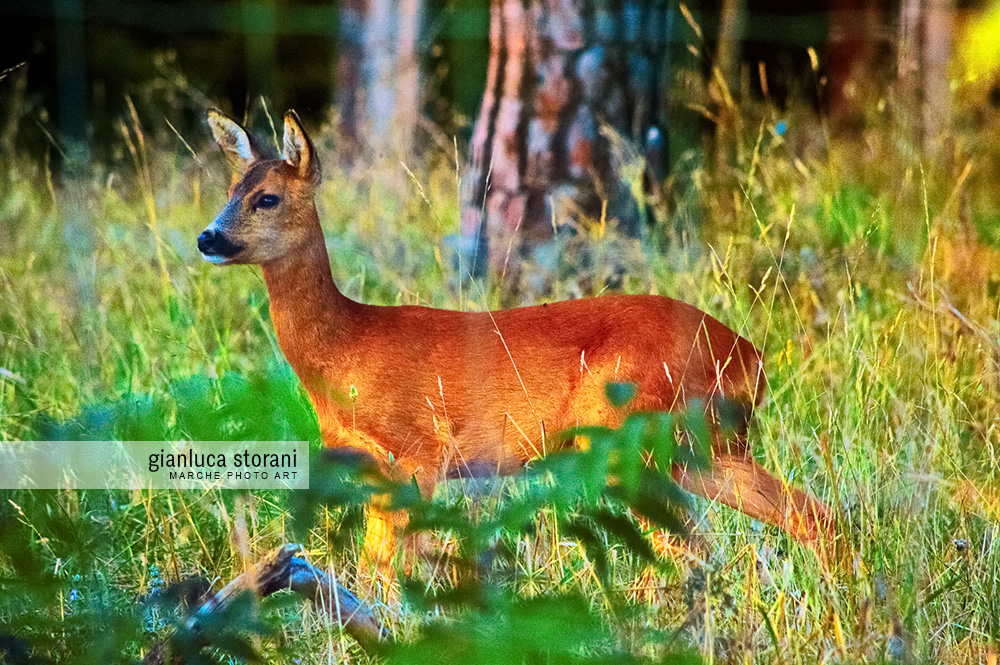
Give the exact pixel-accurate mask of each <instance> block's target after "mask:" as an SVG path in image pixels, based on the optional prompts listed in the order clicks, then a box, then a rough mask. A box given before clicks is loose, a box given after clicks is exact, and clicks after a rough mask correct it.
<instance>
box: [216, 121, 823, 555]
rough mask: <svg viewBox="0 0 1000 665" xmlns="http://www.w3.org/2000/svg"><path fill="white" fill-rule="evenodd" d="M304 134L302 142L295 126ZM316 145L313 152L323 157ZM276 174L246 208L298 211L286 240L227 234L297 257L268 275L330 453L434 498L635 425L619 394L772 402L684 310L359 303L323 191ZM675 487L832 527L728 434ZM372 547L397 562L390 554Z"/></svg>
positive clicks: (640, 399)
mask: <svg viewBox="0 0 1000 665" xmlns="http://www.w3.org/2000/svg"><path fill="white" fill-rule="evenodd" d="M289 122H291V123H295V125H296V127H293V130H294V131H299V132H301V127H298V126H297V121H296V120H295V119H294V117H288V118H286V125H287V123H289ZM302 137H303V139H304V140H305V143H304V144H303V146H302V148H303V150H308V151H311V145H309V144H308V139H306V138H305V135H304V134H302ZM286 150H287V148H286ZM311 159H312V161H313V163H314V167H315V168H318V163H315V157H311ZM267 164H268V167H267V168H268V173H267V174H265V175H264V176H263V177H262V178H259V179H258V182H257V183H256V184H255V186H253V187H244V188H243V191H241V186H240V185H237V186H236V187H235V191H236V192H237V194H236V196H237V197H239V200H247V199H249V198H250V197H251V196H252V195H253V194H254V192H265V191H266V192H269V193H270V192H276V193H280V194H281V196H282V197H283V198H284V199H285V200H287V201H288V202H289V208H288V209H287V210H286V211H284V213H283V214H282V217H281V224H282V227H281V228H280V231H281V233H280V234H278V233H276V229H270V228H262V226H265V223H264V222H259V223H258V222H255V221H254V216H253V215H254V214H255V213H254V212H253V211H249V212H248V211H246V210H244V211H243V212H242V213H241V215H242V217H240V221H239V222H238V223H233V224H232V226H231V227H227V228H228V229H229V230H228V231H227V233H231V234H232V235H233V239H234V240H237V241H240V242H241V243H244V244H245V243H246V242H254V241H255V239H257V238H261V237H269V238H270V237H277V238H278V239H276V240H274V241H273V242H274V243H276V245H277V246H278V249H279V250H280V253H281V255H280V256H278V257H276V258H271V259H268V260H266V261H263V262H262V264H263V274H264V280H265V282H266V283H267V288H268V293H269V295H270V306H271V318H272V320H273V322H274V327H275V332H276V333H277V336H278V341H279V342H280V344H281V348H282V350H283V351H284V353H285V356H286V357H287V359H288V361H289V363H290V364H291V365H292V367H293V368H294V369H295V372H296V373H297V374H298V376H299V378H300V379H301V380H302V382H303V384H304V385H305V386H306V388H307V389H308V390H309V393H310V396H311V398H312V401H313V404H314V405H315V407H316V411H317V414H318V416H319V422H320V427H321V429H322V436H323V441H324V443H325V445H327V446H332V447H345V446H350V447H356V448H361V449H363V450H364V451H366V452H368V453H370V454H372V455H373V456H374V457H375V458H376V459H377V460H379V461H380V463H382V464H383V465H385V466H386V468H389V467H390V466H391V467H392V469H391V471H392V472H394V473H396V474H400V475H402V476H405V477H410V476H411V475H412V476H415V477H416V479H417V481H418V483H419V485H420V487H421V488H422V489H423V490H424V491H425V492H429V491H430V490H431V489H432V487H433V485H434V483H435V482H436V481H438V480H440V479H442V478H444V477H445V475H446V474H447V472H448V471H449V470H450V469H453V468H457V469H459V470H460V469H461V468H462V467H463V466H466V465H467V466H469V467H472V468H475V469H477V470H482V469H483V468H484V467H486V468H490V469H492V470H495V471H496V472H497V473H501V474H507V473H512V472H515V471H517V470H518V469H520V468H522V467H523V466H524V464H525V462H527V461H528V460H530V459H532V458H535V457H538V456H540V455H542V454H544V453H545V452H547V449H551V446H552V442H551V435H552V434H553V433H555V432H558V431H560V430H563V429H565V428H568V427H572V426H574V425H578V424H607V425H611V426H614V425H616V424H617V423H619V422H620V420H621V418H622V415H623V414H622V413H620V412H619V411H617V410H616V409H614V408H612V407H611V406H610V404H609V403H608V402H607V400H606V398H605V393H604V386H605V384H606V382H609V381H622V382H631V383H634V384H635V385H636V386H637V389H638V390H637V397H636V399H635V400H634V401H633V402H632V403H631V404H630V405H629V408H630V409H632V410H669V409H673V408H675V407H677V406H678V405H680V404H683V403H685V402H691V401H692V400H694V399H701V400H703V401H705V402H711V400H712V399H713V398H715V397H718V396H724V397H726V398H730V399H736V400H740V401H743V402H745V403H746V404H748V405H756V404H758V403H759V402H760V399H761V395H762V389H763V373H762V365H761V358H760V352H759V351H758V350H757V349H756V348H754V346H753V345H752V344H751V343H750V342H748V341H747V340H745V339H743V338H742V337H739V336H738V335H736V334H735V333H734V332H733V331H731V330H730V329H729V328H727V327H726V326H724V325H723V324H721V323H720V322H718V321H717V320H715V319H714V318H712V317H711V316H709V315H707V314H705V313H704V312H701V311H699V310H697V309H695V308H694V307H691V306H690V305H686V304H684V303H681V302H678V301H676V300H671V299H669V298H664V297H659V296H608V297H601V298H589V299H583V300H576V301H570V302H558V303H552V304H548V305H540V306H535V307H525V308H520V309H512V310H505V311H497V312H492V313H485V312H484V313H478V312H456V311H448V310H440V309H431V308H427V307H412V306H401V307H380V306H374V305H365V304H362V303H358V302H354V301H352V300H350V299H348V298H346V297H345V296H343V295H342V294H341V293H340V291H338V289H337V287H336V285H335V284H334V282H333V278H332V276H331V271H330V261H329V257H328V255H327V250H326V245H325V243H324V239H323V233H322V230H321V227H320V221H319V217H318V215H317V213H316V207H315V204H314V203H313V196H312V195H313V184H314V183H315V179H313V180H311V181H310V179H309V178H307V177H305V176H304V175H303V174H301V173H300V172H299V171H297V170H296V166H295V165H294V164H289V163H288V162H286V161H274V162H267ZM258 168H260V166H258ZM255 170H256V169H255ZM257 175H258V176H259V174H257ZM255 178H256V176H255ZM239 200H237V199H234V200H233V202H230V205H233V204H234V202H236V203H239ZM227 209H228V206H227ZM221 217H222V215H220V218H221ZM226 223H229V222H226ZM255 224H256V226H255ZM282 238H290V239H291V240H289V241H288V242H287V243H286V242H285V241H284V240H282ZM286 244H287V245H288V246H287V247H284V245H286ZM272 249H273V248H272ZM247 251H248V252H251V253H252V252H253V248H252V247H251V248H249V249H248V250H247ZM275 251H276V250H275ZM272 253H274V252H273V251H272ZM239 258H240V257H235V258H234V260H233V262H238V261H239ZM665 365H666V366H665ZM352 387H353V389H354V391H355V392H356V399H354V400H352V399H351V398H349V397H348V395H349V394H351V392H352ZM390 460H392V461H393V462H392V464H390ZM675 477H676V478H677V479H678V480H679V481H680V482H681V483H682V484H683V485H684V486H685V487H686V488H687V489H689V490H691V491H694V492H697V493H699V494H702V495H704V496H708V497H710V498H714V499H717V500H719V501H721V502H723V503H725V504H727V505H730V506H733V507H735V508H738V509H740V510H743V511H744V512H746V513H747V514H749V515H751V516H753V517H755V518H757V519H760V520H763V521H766V522H769V523H771V524H776V525H778V526H779V527H781V528H783V529H785V530H787V531H788V532H789V533H791V534H792V535H794V536H796V537H797V538H799V539H801V540H804V541H811V540H814V539H816V538H817V536H819V535H820V534H821V533H823V532H824V531H825V530H826V529H827V528H828V527H829V520H828V518H827V513H826V509H825V508H824V506H823V505H822V504H820V503H819V502H817V501H815V500H812V499H810V498H808V497H807V496H806V495H805V494H804V493H802V492H801V491H799V490H795V489H789V488H787V487H785V486H783V484H782V483H781V482H780V481H779V480H777V479H776V478H774V477H773V476H771V475H770V474H768V473H767V472H766V471H765V470H764V469H763V468H761V467H760V466H759V465H757V464H756V463H755V462H754V461H753V459H752V457H751V456H750V455H749V453H748V451H747V449H746V445H745V431H743V432H740V433H738V434H737V435H736V436H735V437H733V438H732V440H731V441H724V440H723V439H722V438H721V437H720V436H718V435H717V436H716V443H715V462H714V464H713V466H712V468H711V470H710V471H708V472H705V473H703V474H700V475H697V476H694V475H691V474H688V473H685V472H684V471H683V470H681V469H675ZM372 528H373V532H372V534H371V535H372V536H373V537H376V538H379V539H384V538H389V537H390V535H391V531H390V530H389V529H388V528H387V527H386V525H385V524H380V523H378V521H377V520H375V521H374V522H373V527H372ZM369 546H375V547H378V549H380V550H382V551H383V552H382V553H383V555H385V554H387V552H386V551H385V550H386V548H387V547H389V546H390V544H389V543H385V542H382V543H376V544H372V543H369Z"/></svg>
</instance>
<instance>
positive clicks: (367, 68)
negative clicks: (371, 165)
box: [337, 0, 423, 160]
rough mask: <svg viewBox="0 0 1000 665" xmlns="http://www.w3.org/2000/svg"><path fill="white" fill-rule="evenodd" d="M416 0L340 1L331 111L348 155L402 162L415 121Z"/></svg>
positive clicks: (417, 78)
mask: <svg viewBox="0 0 1000 665" xmlns="http://www.w3.org/2000/svg"><path fill="white" fill-rule="evenodd" d="M422 13H423V4H422V2H421V0H346V1H345V2H344V4H343V5H342V6H341V10H340V26H341V27H340V43H341V50H340V57H339V61H338V63H337V107H338V109H339V113H340V122H341V134H342V137H343V138H344V140H345V144H346V147H347V148H348V149H349V150H350V152H351V156H352V157H356V156H357V150H368V151H371V152H374V153H375V154H381V155H386V154H391V156H392V157H394V158H401V159H404V160H405V159H406V158H407V157H408V156H409V154H410V148H411V146H412V143H413V135H414V132H415V131H416V127H417V123H418V120H419V117H420V101H421V100H420V84H421V79H420V53H419V36H420V30H421V18H422Z"/></svg>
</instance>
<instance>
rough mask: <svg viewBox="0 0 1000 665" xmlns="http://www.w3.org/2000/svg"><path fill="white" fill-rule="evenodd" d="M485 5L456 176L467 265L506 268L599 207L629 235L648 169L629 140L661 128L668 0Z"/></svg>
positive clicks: (640, 140)
mask: <svg viewBox="0 0 1000 665" xmlns="http://www.w3.org/2000/svg"><path fill="white" fill-rule="evenodd" d="M491 11H492V18H491V25H490V59H489V66H488V71H487V83H486V93H485V95H484V98H483V103H482V107H481V108H480V112H479V116H478V119H477V120H476V124H475V129H474V131H473V136H472V146H471V162H472V164H471V168H470V169H469V171H468V172H467V173H466V175H465V177H464V179H463V191H462V234H463V236H464V238H465V240H466V246H467V247H468V248H469V250H470V254H471V255H472V256H471V259H470V262H469V264H467V265H465V266H464V269H468V270H470V271H471V272H472V273H473V274H482V273H483V271H484V270H485V268H486V266H487V263H489V264H490V265H492V266H493V267H495V268H501V267H502V266H503V265H504V263H505V261H506V259H507V254H508V248H509V247H512V246H513V247H519V248H521V249H525V248H526V247H530V246H531V245H532V244H535V243H538V242H542V241H545V240H546V239H549V238H551V236H552V234H553V232H554V228H553V226H554V224H558V223H560V222H562V221H564V220H572V221H577V222H579V221H582V220H583V219H584V218H592V219H598V218H600V217H601V216H602V208H603V206H605V205H606V206H607V219H608V220H609V221H611V220H617V222H618V224H619V227H620V228H621V229H622V230H624V231H625V232H627V233H634V232H635V231H636V230H637V228H638V224H639V210H640V208H639V206H638V205H637V202H636V201H635V198H634V196H633V190H634V189H635V188H634V185H635V184H636V183H635V182H634V181H635V180H636V179H640V180H641V178H642V171H641V168H642V164H643V160H642V153H641V151H639V150H636V149H634V146H644V144H645V143H646V139H647V137H649V136H652V137H654V138H655V137H658V136H659V129H658V126H659V127H662V126H663V123H662V119H661V107H660V102H661V99H662V95H661V94H660V90H661V87H662V79H663V63H664V60H665V55H666V48H667V41H668V40H667V37H668V35H667V34H666V33H667V29H666V26H667V24H668V14H667V11H668V10H667V2H666V1H665V0H631V1H629V0H626V1H621V0H618V1H615V2H612V1H611V0H593V1H591V2H579V1H574V0H493V2H492V9H491ZM620 139H625V140H620ZM636 165H638V166H639V167H640V168H639V169H636V168H635V166H636ZM512 243H513V244H512ZM513 257H514V258H515V259H516V257H517V253H515V254H513ZM511 268H515V269H516V266H511Z"/></svg>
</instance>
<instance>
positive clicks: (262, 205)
mask: <svg viewBox="0 0 1000 665" xmlns="http://www.w3.org/2000/svg"><path fill="white" fill-rule="evenodd" d="M280 202H281V199H280V198H279V197H277V196H275V195H274V194H265V195H264V196H262V197H260V198H259V199H257V205H256V206H255V207H256V208H257V209H259V210H260V209H263V210H267V209H268V208H273V207H274V206H276V205H278V203H280Z"/></svg>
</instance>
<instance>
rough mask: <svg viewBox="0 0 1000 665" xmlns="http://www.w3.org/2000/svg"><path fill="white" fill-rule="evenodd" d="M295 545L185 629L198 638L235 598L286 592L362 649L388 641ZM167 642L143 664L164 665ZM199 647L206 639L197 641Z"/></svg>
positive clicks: (233, 586) (263, 563)
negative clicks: (308, 603) (210, 618)
mask: <svg viewBox="0 0 1000 665" xmlns="http://www.w3.org/2000/svg"><path fill="white" fill-rule="evenodd" d="M300 550H301V548H300V547H299V546H298V545H292V544H288V545H284V546H282V547H279V548H277V549H275V550H272V551H271V552H269V553H268V554H267V555H266V556H264V558H262V559H261V560H260V561H258V562H257V563H256V564H254V566H253V567H252V568H250V569H249V570H247V571H246V572H244V573H243V574H242V575H240V576H239V577H237V578H236V579H234V580H233V581H232V582H230V583H229V584H227V585H226V586H225V587H224V588H223V589H222V590H221V591H219V592H218V593H217V594H215V595H214V596H212V597H211V598H209V599H208V600H207V601H205V603H204V604H203V605H202V606H201V607H200V608H198V610H197V611H196V612H195V613H194V614H193V615H192V616H191V618H190V619H188V621H187V626H186V627H187V629H188V630H189V631H190V632H191V633H193V634H198V632H199V626H200V624H201V622H202V621H203V620H204V619H205V618H206V617H207V616H209V615H211V614H213V613H215V612H218V611H219V610H221V609H224V608H225V607H227V606H228V605H229V604H230V603H231V602H232V601H233V599H234V598H236V597H237V596H238V595H240V594H242V593H243V592H245V591H250V592H252V593H254V594H256V595H257V596H258V597H261V598H263V597H266V596H269V595H271V594H273V593H276V592H278V591H282V590H285V589H290V590H291V591H294V592H295V593H297V594H299V595H300V596H302V597H303V598H306V599H308V600H310V601H312V603H313V607H315V608H316V610H317V611H319V612H321V613H322V614H323V615H324V616H326V617H327V618H328V619H330V620H331V621H335V622H337V623H338V624H340V625H341V626H343V628H344V630H345V631H346V632H347V634H348V635H350V636H351V637H353V638H354V639H355V640H357V642H358V644H360V645H361V646H362V648H364V649H366V650H371V649H372V648H374V647H375V646H376V645H377V644H378V643H380V642H384V641H387V640H389V639H391V635H390V633H389V631H388V629H386V628H385V626H383V625H382V624H381V622H379V620H378V619H377V618H376V617H375V615H374V613H373V612H372V611H371V609H370V608H369V607H368V606H367V605H365V604H364V603H363V602H361V600H359V599H358V597H357V596H355V595H354V594H353V593H351V592H350V591H348V590H347V589H345V588H344V587H342V586H341V585H340V584H339V583H338V582H337V580H336V579H334V578H333V577H331V576H330V575H327V574H326V573H325V572H323V571H322V570H320V569H319V568H316V567H315V566H313V565H312V564H311V563H309V562H308V561H306V560H305V559H304V558H302V557H300V556H297V555H298V554H299V552H300ZM169 640H170V638H169V637H167V638H165V639H163V640H161V641H160V642H158V643H157V644H156V646H154V647H153V648H152V649H151V650H150V651H149V653H148V654H146V657H145V658H144V659H143V661H142V662H143V663H144V665H167V663H168V662H171V663H172V662H176V661H175V660H173V659H171V660H170V661H168V660H166V658H167V653H168V642H169ZM202 641H203V643H204V644H208V642H209V640H208V639H206V638H204V637H203V638H202Z"/></svg>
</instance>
